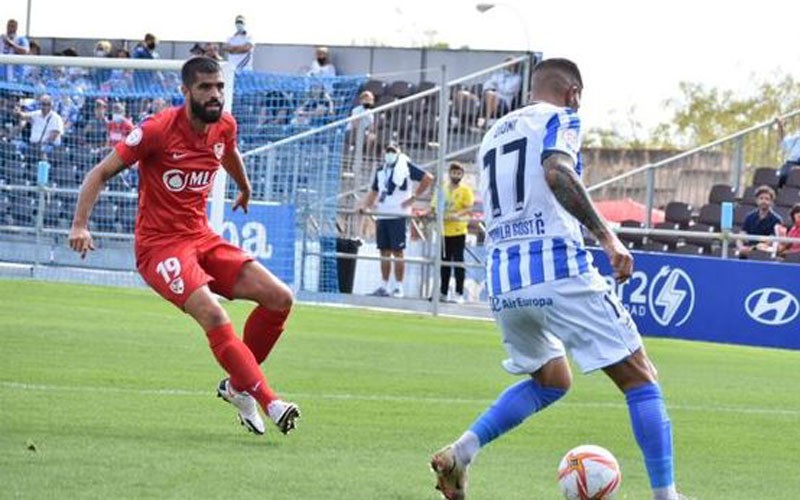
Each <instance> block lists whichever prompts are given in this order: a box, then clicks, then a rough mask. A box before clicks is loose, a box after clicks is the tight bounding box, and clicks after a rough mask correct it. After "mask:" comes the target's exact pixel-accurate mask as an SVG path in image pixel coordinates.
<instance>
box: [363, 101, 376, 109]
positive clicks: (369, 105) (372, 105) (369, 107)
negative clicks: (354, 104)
mask: <svg viewBox="0 0 800 500" xmlns="http://www.w3.org/2000/svg"><path fill="white" fill-rule="evenodd" d="M362 106H364V109H372V108H374V107H375V105H374V104H372V103H371V102H365V103H364V104H362Z"/></svg>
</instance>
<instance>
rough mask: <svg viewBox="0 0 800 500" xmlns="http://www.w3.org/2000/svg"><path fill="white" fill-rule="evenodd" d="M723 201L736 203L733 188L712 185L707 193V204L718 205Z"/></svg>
mask: <svg viewBox="0 0 800 500" xmlns="http://www.w3.org/2000/svg"><path fill="white" fill-rule="evenodd" d="M725 201H736V195H735V193H734V192H733V187H731V186H730V185H728V184H714V185H713V186H711V191H709V192H708V202H709V203H716V204H719V203H722V202H725Z"/></svg>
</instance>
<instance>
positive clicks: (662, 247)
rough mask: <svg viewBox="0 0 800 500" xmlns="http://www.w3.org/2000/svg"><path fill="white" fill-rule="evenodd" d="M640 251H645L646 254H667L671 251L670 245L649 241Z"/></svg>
mask: <svg viewBox="0 0 800 500" xmlns="http://www.w3.org/2000/svg"><path fill="white" fill-rule="evenodd" d="M639 250H643V251H645V252H662V253H666V252H668V251H669V245H667V244H666V243H660V242H658V241H648V242H647V243H645V244H644V245H642V247H641V248H640V249H639Z"/></svg>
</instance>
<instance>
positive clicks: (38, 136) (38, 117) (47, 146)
mask: <svg viewBox="0 0 800 500" xmlns="http://www.w3.org/2000/svg"><path fill="white" fill-rule="evenodd" d="M17 113H18V115H19V117H20V118H21V119H22V120H23V121H27V120H30V122H31V133H30V136H29V138H28V144H27V145H24V144H18V146H20V150H21V151H20V152H23V153H25V152H26V150H28V149H30V151H32V152H35V153H36V155H37V156H41V157H43V156H45V155H46V154H47V153H50V152H51V151H53V149H54V148H56V147H58V146H60V145H61V136H62V135H63V134H64V121H63V120H62V119H61V117H60V116H59V115H58V113H56V112H55V111H53V100H52V98H51V97H50V96H49V95H47V94H43V95H42V96H41V97H39V109H37V110H35V111H30V112H24V111H18V112H17Z"/></svg>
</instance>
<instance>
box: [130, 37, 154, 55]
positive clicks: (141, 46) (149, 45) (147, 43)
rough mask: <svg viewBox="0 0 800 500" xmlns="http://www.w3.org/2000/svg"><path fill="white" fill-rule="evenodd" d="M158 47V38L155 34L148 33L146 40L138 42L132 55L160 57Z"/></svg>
mask: <svg viewBox="0 0 800 500" xmlns="http://www.w3.org/2000/svg"><path fill="white" fill-rule="evenodd" d="M156 47H158V39H157V38H156V36H155V35H154V34H152V33H147V34H146V35H145V36H144V40H143V41H141V42H139V43H138V44H136V47H134V49H133V54H131V57H132V58H133V59H159V58H160V56H159V55H158V52H156Z"/></svg>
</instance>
